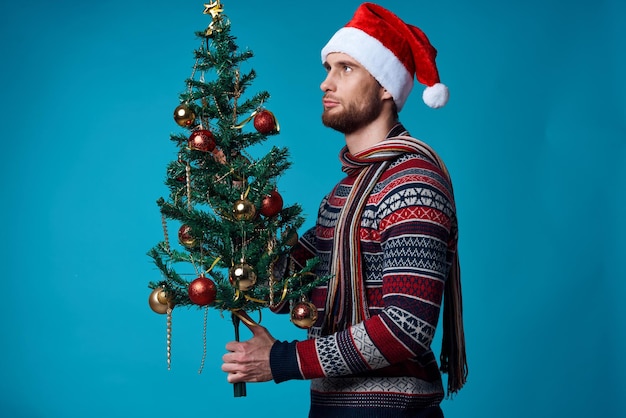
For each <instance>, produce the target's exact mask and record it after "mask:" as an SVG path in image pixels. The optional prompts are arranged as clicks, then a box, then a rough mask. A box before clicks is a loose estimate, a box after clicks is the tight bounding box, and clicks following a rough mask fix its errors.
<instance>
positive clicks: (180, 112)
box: [174, 104, 196, 128]
mask: <svg viewBox="0 0 626 418" xmlns="http://www.w3.org/2000/svg"><path fill="white" fill-rule="evenodd" d="M174 120H175V121H176V123H177V124H178V125H179V126H182V127H183V128H188V127H190V126H191V125H193V123H194V121H195V120H196V114H195V113H193V110H191V109H190V108H189V106H187V105H185V104H181V105H180V106H178V107H177V108H176V109H174Z"/></svg>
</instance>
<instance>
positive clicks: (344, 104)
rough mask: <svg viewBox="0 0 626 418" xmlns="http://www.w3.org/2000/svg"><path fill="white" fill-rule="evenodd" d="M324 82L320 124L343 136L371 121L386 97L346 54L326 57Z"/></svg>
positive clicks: (361, 68) (321, 86)
mask: <svg viewBox="0 0 626 418" xmlns="http://www.w3.org/2000/svg"><path fill="white" fill-rule="evenodd" d="M324 67H325V68H326V72H327V74H326V79H324V81H323V82H322V84H321V85H320V88H321V89H322V91H323V92H324V97H323V98H322V103H323V105H324V112H323V113H322V122H323V123H324V125H326V126H328V127H329V128H333V129H335V130H337V131H339V132H342V133H344V134H350V133H353V132H355V131H357V130H359V129H361V128H363V127H365V126H367V125H368V124H369V123H371V122H372V121H374V120H375V119H376V118H377V117H378V116H379V115H380V113H381V111H382V108H383V98H384V97H385V95H386V94H387V93H386V91H385V89H383V88H382V87H381V86H380V84H379V83H378V82H377V81H376V79H374V77H372V75H371V74H370V73H369V72H368V71H367V70H366V69H365V68H363V67H362V66H361V65H360V64H359V63H358V62H357V61H355V60H354V59H353V58H352V57H350V56H349V55H346V54H343V53H332V54H329V55H328V56H327V57H326V63H324Z"/></svg>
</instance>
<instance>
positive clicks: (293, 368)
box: [270, 341, 303, 383]
mask: <svg viewBox="0 0 626 418" xmlns="http://www.w3.org/2000/svg"><path fill="white" fill-rule="evenodd" d="M297 343H298V342H297V341H292V342H287V341H276V342H275V343H274V344H273V345H272V349H271V351H270V368H271V370H272V377H273V379H274V382H276V383H280V382H284V381H286V380H292V379H300V380H302V379H303V377H302V373H300V367H299V366H298V354H297V352H296V344H297Z"/></svg>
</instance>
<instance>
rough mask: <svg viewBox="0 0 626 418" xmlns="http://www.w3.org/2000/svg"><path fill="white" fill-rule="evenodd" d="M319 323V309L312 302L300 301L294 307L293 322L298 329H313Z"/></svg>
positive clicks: (292, 311) (292, 312)
mask: <svg viewBox="0 0 626 418" xmlns="http://www.w3.org/2000/svg"><path fill="white" fill-rule="evenodd" d="M315 321H317V307H315V305H313V304H312V303H311V302H304V301H300V302H298V303H296V304H295V305H293V309H292V310H291V322H293V324H294V325H295V326H297V327H298V328H302V329H308V328H311V327H312V326H313V325H314V324H315Z"/></svg>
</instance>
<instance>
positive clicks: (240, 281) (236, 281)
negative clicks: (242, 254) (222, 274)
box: [228, 263, 256, 292]
mask: <svg viewBox="0 0 626 418" xmlns="http://www.w3.org/2000/svg"><path fill="white" fill-rule="evenodd" d="M228 280H229V281H230V284H231V285H233V287H234V288H235V289H239V290H241V291H242V292H245V291H247V290H250V289H252V286H254V285H255V283H256V273H255V272H254V270H252V267H250V266H249V265H248V264H245V263H242V264H237V265H235V266H233V267H231V268H230V271H229V272H228Z"/></svg>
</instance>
